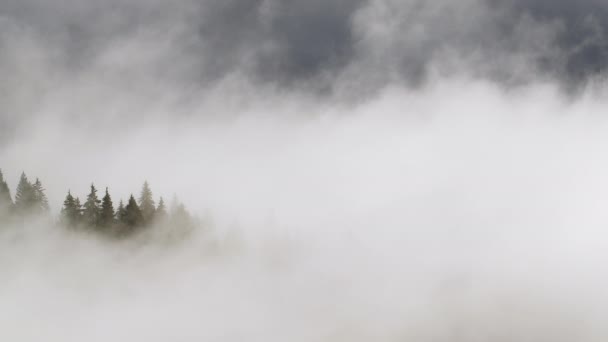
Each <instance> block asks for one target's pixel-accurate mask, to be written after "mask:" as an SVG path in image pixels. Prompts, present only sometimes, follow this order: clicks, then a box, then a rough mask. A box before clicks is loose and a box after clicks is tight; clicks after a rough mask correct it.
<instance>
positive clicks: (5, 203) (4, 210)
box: [0, 170, 13, 220]
mask: <svg viewBox="0 0 608 342" xmlns="http://www.w3.org/2000/svg"><path fill="white" fill-rule="evenodd" d="M12 209H13V199H12V198H11V190H10V189H9V187H8V184H6V181H5V180H4V175H3V174H2V170H0V220H1V219H3V218H6V217H8V215H9V214H10V213H11V212H12Z"/></svg>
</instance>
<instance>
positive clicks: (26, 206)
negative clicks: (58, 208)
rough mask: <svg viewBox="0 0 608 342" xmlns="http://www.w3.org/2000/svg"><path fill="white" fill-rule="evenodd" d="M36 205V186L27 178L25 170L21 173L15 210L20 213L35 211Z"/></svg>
mask: <svg viewBox="0 0 608 342" xmlns="http://www.w3.org/2000/svg"><path fill="white" fill-rule="evenodd" d="M35 206H36V195H35V192H34V186H33V185H32V183H30V181H29V180H28V179H27V176H26V175H25V172H23V173H21V178H20V179H19V184H18V185H17V192H16V194H15V210H16V212H17V213H18V214H20V215H26V214H29V213H31V212H32V211H33V209H34V208H35Z"/></svg>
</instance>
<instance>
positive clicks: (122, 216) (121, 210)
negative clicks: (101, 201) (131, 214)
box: [116, 200, 127, 224]
mask: <svg viewBox="0 0 608 342" xmlns="http://www.w3.org/2000/svg"><path fill="white" fill-rule="evenodd" d="M126 217H127V210H126V209H125V204H124V203H123V201H122V200H120V203H119V204H118V209H116V220H117V221H118V222H119V223H121V224H124V223H126Z"/></svg>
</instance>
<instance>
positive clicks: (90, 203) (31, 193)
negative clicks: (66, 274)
mask: <svg viewBox="0 0 608 342" xmlns="http://www.w3.org/2000/svg"><path fill="white" fill-rule="evenodd" d="M45 191H46V190H45V189H44V187H43V185H42V182H40V180H39V179H36V181H35V182H34V183H31V182H30V181H29V180H28V178H27V176H26V175H25V173H22V174H21V177H20V179H19V184H18V186H17V191H16V193H15V200H14V202H13V200H12V198H11V193H10V189H9V186H8V184H7V183H6V181H5V180H4V176H3V174H2V172H1V171H0V223H2V222H6V221H11V222H12V221H15V222H16V221H18V220H20V219H21V218H25V217H26V216H29V215H40V214H44V213H47V212H49V202H48V199H47V196H46V193H45ZM169 211H170V213H168V210H167V206H166V204H165V201H164V199H163V198H162V197H160V199H159V202H158V206H156V205H155V202H154V199H153V194H152V191H151V190H150V186H149V184H148V182H145V183H144V185H143V187H142V190H141V194H140V197H139V203H138V201H137V200H136V199H135V197H134V196H133V195H131V196H130V197H129V200H128V202H127V204H126V206H125V205H124V203H123V201H122V200H121V201H120V204H119V206H118V208H117V209H116V210H114V204H113V201H112V197H111V196H110V193H109V190H108V188H106V191H105V195H104V196H103V199H102V200H100V199H99V198H98V196H97V189H96V188H95V185H93V184H91V188H90V192H89V194H88V195H87V199H86V201H85V203H84V205H82V204H81V202H80V199H79V198H78V197H76V196H74V195H72V192H71V191H68V193H67V195H66V197H65V200H64V201H63V206H62V207H61V214H60V216H59V223H60V224H61V225H62V226H63V227H66V228H88V229H91V230H93V231H97V232H99V233H105V234H110V235H114V236H116V237H121V236H122V237H126V236H129V235H131V234H133V233H137V232H139V231H142V228H144V227H151V226H156V227H157V228H170V229H168V230H167V231H168V232H170V234H174V233H175V232H178V233H179V234H180V236H182V235H183V234H182V233H183V232H187V231H189V228H193V227H194V226H195V225H196V224H195V223H196V220H194V219H193V218H192V217H191V216H190V214H189V213H188V211H187V210H186V207H185V206H184V205H183V204H182V203H180V202H179V201H177V200H174V204H173V206H172V207H171V210H169ZM14 213H16V214H18V215H16V216H15V215H13V214H14ZM184 228H186V229H185V230H184Z"/></svg>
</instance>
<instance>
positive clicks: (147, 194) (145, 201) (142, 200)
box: [139, 181, 156, 223]
mask: <svg viewBox="0 0 608 342" xmlns="http://www.w3.org/2000/svg"><path fill="white" fill-rule="evenodd" d="M139 209H140V210H141V214H142V217H143V220H144V223H150V222H152V220H153V219H154V213H155V211H156V205H155V204H154V198H153V197H152V190H150V185H149V184H148V182H147V181H146V182H144V185H143V187H142V189H141V195H140V196H139Z"/></svg>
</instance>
